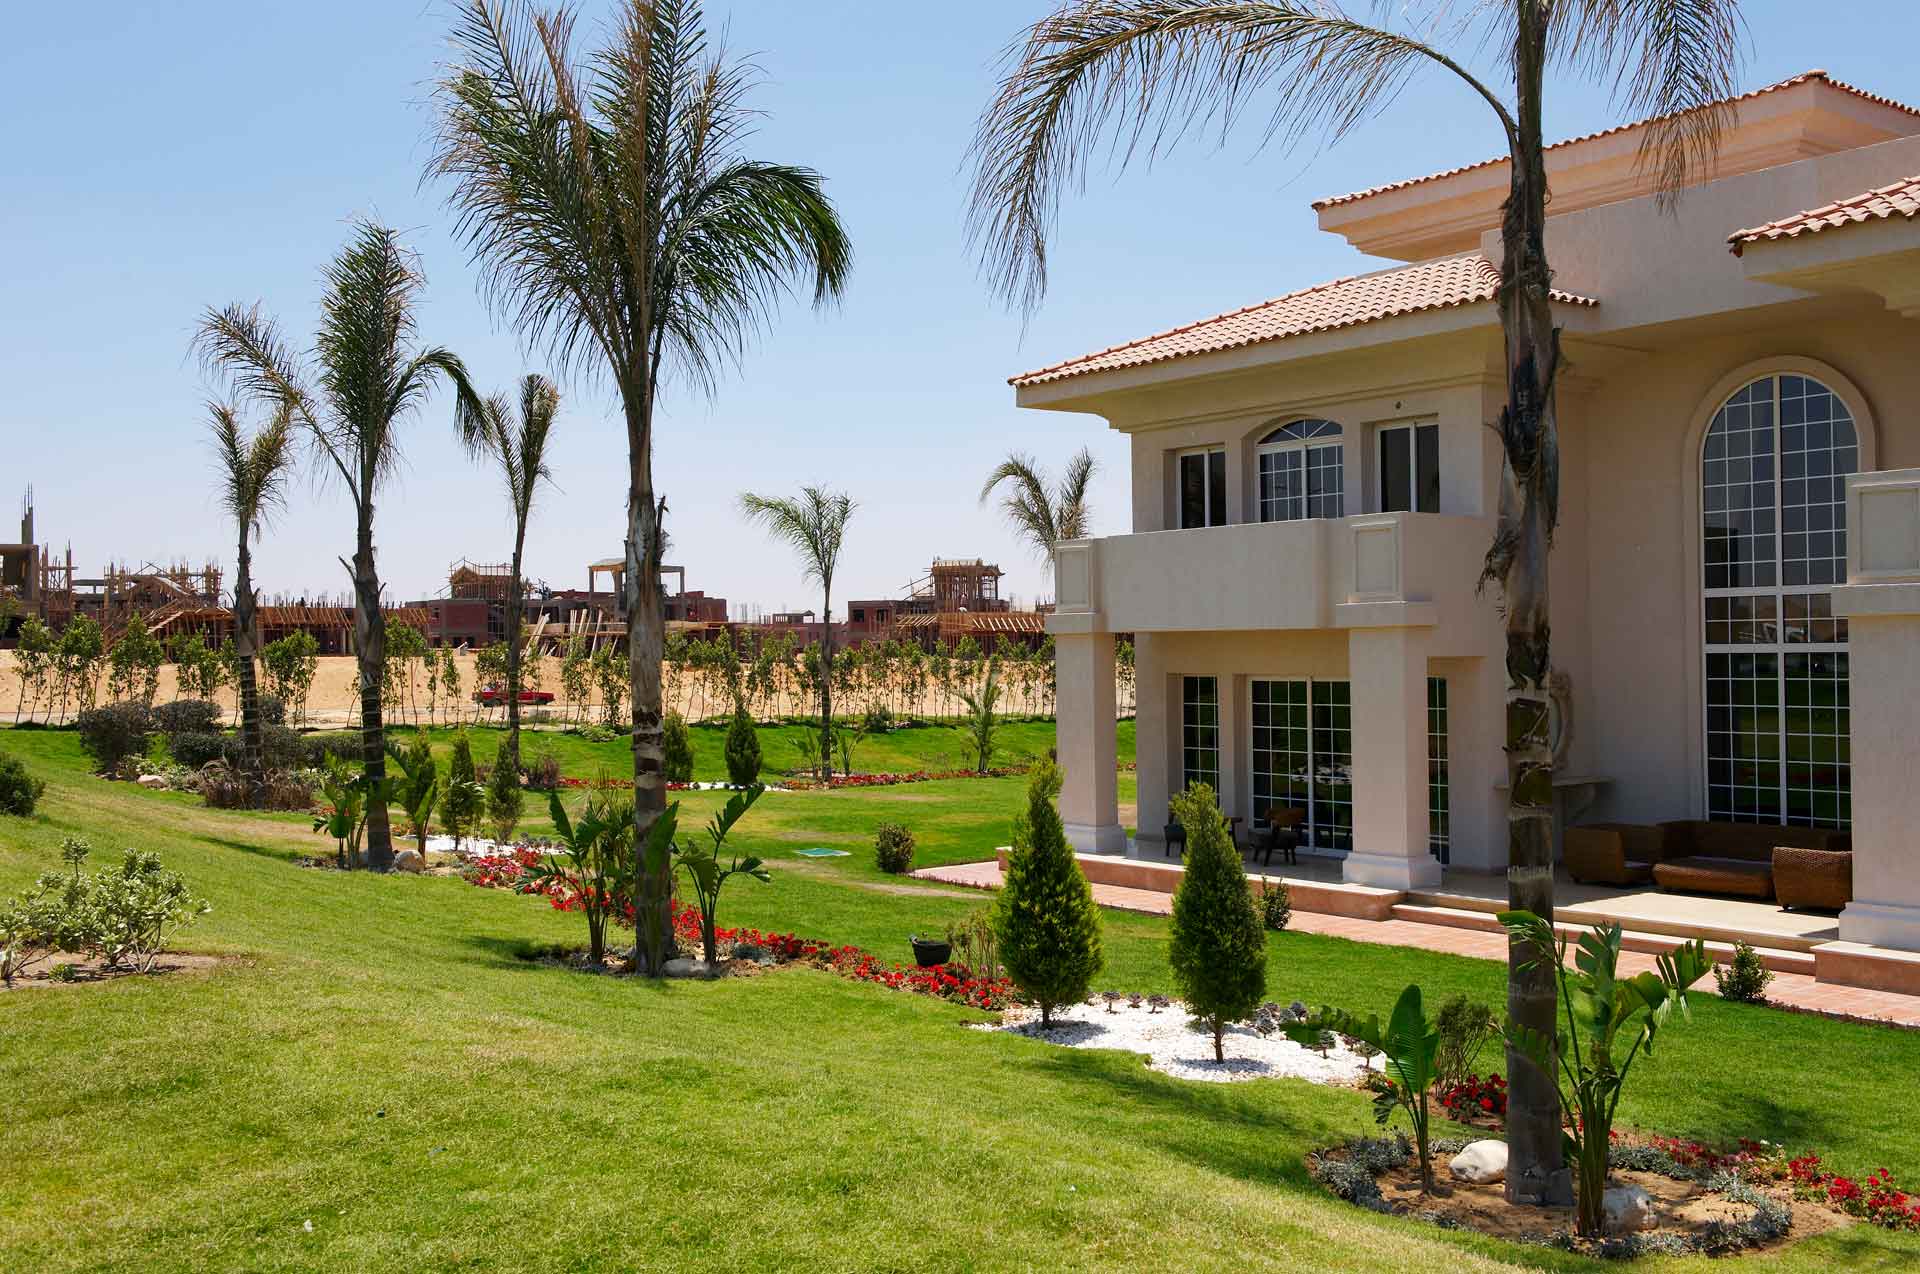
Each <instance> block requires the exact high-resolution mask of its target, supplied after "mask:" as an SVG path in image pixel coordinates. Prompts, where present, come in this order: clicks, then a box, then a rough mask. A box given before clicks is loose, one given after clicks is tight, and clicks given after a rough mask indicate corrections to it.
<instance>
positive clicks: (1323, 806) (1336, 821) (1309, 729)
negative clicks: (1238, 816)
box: [1249, 678, 1353, 851]
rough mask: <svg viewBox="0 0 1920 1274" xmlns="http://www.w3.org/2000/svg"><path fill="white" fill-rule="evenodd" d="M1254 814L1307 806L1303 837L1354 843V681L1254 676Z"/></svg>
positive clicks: (1341, 845) (1329, 846) (1334, 844)
mask: <svg viewBox="0 0 1920 1274" xmlns="http://www.w3.org/2000/svg"><path fill="white" fill-rule="evenodd" d="M1252 694H1253V710H1252V713H1251V714H1250V720H1251V722H1252V726H1253V739H1252V747H1251V751H1250V754H1249V755H1250V756H1251V759H1252V771H1253V817H1254V820H1255V821H1256V822H1265V821H1266V819H1267V811H1268V810H1269V809H1271V808H1272V807H1273V806H1275V805H1284V806H1290V807H1292V808H1294V809H1299V810H1305V811H1306V815H1307V818H1306V822H1305V824H1304V825H1303V826H1302V828H1301V836H1300V840H1301V844H1302V845H1307V846H1311V847H1313V848H1315V849H1326V850H1341V851H1345V850H1350V849H1352V848H1353V695H1352V685H1351V683H1350V682H1346V681H1319V680H1314V679H1308V678H1301V679H1296V680H1287V681H1279V680H1256V681H1254V682H1252Z"/></svg>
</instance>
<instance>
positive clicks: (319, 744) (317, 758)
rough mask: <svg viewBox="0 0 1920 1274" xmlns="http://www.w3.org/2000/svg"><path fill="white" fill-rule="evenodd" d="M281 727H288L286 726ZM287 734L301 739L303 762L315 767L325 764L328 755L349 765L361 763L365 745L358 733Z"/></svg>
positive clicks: (290, 731)
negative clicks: (362, 749) (361, 753)
mask: <svg viewBox="0 0 1920 1274" xmlns="http://www.w3.org/2000/svg"><path fill="white" fill-rule="evenodd" d="M280 728H281V729H286V727H285V726H282V727H280ZM268 733H270V734H271V733H273V732H272V731H269V732H268ZM287 735H289V736H291V737H292V738H294V739H297V740H299V746H300V748H301V749H302V752H303V756H302V758H301V760H302V763H303V764H305V765H308V766H311V767H313V768H315V769H318V768H320V767H321V766H323V765H325V764H326V763H327V758H328V757H336V758H338V759H339V760H342V761H345V762H346V763H347V764H348V765H359V764H360V763H361V755H360V751H361V748H362V747H363V746H364V745H363V743H362V740H361V738H360V736H359V735H358V734H355V733H351V732H348V733H333V734H304V735H303V734H297V733H295V732H294V731H292V730H287ZM268 764H269V765H271V764H272V762H271V761H269V762H268Z"/></svg>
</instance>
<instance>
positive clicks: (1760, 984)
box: [1713, 942, 1773, 1004]
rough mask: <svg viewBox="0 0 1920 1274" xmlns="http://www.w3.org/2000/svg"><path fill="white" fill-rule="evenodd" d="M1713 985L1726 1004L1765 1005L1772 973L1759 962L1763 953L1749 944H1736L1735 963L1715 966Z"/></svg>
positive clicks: (1734, 945) (1734, 947)
mask: <svg viewBox="0 0 1920 1274" xmlns="http://www.w3.org/2000/svg"><path fill="white" fill-rule="evenodd" d="M1713 981H1714V984H1715V985H1716V986H1717V987H1718V988H1719V990H1720V998H1721V999H1723V1000H1737V1001H1739V1002H1740V1003H1742V1004H1765V1003H1766V1002H1767V984H1768V983H1769V982H1771V981H1773V972H1772V970H1770V969H1768V968H1767V966H1766V965H1764V964H1762V963H1761V962H1760V953H1759V952H1758V951H1755V950H1754V949H1753V945H1752V944H1751V943H1747V942H1735V943H1734V944H1733V963H1732V964H1716V965H1714V966H1713Z"/></svg>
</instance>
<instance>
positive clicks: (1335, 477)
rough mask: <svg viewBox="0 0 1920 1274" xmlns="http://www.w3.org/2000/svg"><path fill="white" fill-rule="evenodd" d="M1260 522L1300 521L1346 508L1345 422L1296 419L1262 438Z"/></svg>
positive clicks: (1337, 513)
mask: <svg viewBox="0 0 1920 1274" xmlns="http://www.w3.org/2000/svg"><path fill="white" fill-rule="evenodd" d="M1258 455H1259V461H1260V467H1259V472H1260V520H1261V521H1262V522H1297V521H1299V520H1300V519H1302V518H1337V517H1342V516H1344V515H1345V512H1346V466H1345V463H1344V456H1343V450H1342V446H1341V441H1340V426H1339V425H1336V424H1334V423H1333V422H1332V421H1331V420H1296V421H1294V422H1293V423H1292V424H1290V425H1282V426H1281V427H1280V428H1278V429H1276V430H1274V431H1273V432H1272V433H1270V434H1268V435H1267V436H1266V437H1265V438H1262V439H1261V440H1260V446H1259V448H1258Z"/></svg>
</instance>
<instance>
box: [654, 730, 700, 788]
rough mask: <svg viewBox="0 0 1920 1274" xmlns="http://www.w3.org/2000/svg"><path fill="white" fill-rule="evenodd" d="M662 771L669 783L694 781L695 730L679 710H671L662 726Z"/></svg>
mask: <svg viewBox="0 0 1920 1274" xmlns="http://www.w3.org/2000/svg"><path fill="white" fill-rule="evenodd" d="M660 772H661V774H662V775H663V776H664V777H665V778H666V780H667V782H669V783H691V782H693V732H692V731H691V730H689V729H687V721H686V718H685V717H683V716H681V715H680V714H679V713H677V712H669V713H668V714H667V719H666V721H665V722H664V723H663V724H662V726H661V731H660Z"/></svg>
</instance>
